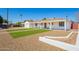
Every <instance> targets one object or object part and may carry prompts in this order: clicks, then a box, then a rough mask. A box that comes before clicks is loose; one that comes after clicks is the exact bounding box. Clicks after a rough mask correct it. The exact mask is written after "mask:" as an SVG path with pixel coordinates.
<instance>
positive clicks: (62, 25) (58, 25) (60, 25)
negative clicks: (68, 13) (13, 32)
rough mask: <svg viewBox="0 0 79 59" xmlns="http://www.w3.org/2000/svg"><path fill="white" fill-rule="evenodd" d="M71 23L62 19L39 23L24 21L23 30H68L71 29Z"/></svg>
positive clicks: (50, 19) (51, 19)
mask: <svg viewBox="0 0 79 59" xmlns="http://www.w3.org/2000/svg"><path fill="white" fill-rule="evenodd" d="M71 24H72V22H71V21H70V20H66V19H64V18H49V19H46V20H40V21H26V22H25V23H24V27H25V28H40V29H50V30H68V29H71Z"/></svg>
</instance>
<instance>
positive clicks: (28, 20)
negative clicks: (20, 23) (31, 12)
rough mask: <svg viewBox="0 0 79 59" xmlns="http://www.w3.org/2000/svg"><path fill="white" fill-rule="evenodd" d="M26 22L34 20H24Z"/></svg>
mask: <svg viewBox="0 0 79 59" xmlns="http://www.w3.org/2000/svg"><path fill="white" fill-rule="evenodd" d="M26 21H29V22H33V20H32V19H31V20H24V22H26Z"/></svg>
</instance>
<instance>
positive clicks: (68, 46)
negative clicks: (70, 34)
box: [39, 30, 79, 51]
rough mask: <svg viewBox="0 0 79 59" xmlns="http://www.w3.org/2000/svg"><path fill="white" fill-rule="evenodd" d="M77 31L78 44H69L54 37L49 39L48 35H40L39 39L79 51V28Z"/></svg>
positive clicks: (65, 48)
mask: <svg viewBox="0 0 79 59" xmlns="http://www.w3.org/2000/svg"><path fill="white" fill-rule="evenodd" d="M77 33H78V35H77V39H76V45H72V44H68V43H65V42H61V41H56V40H52V39H49V38H47V37H39V40H40V41H42V42H44V43H47V44H49V45H52V46H56V47H59V48H62V49H64V50H68V51H79V30H78V32H77Z"/></svg>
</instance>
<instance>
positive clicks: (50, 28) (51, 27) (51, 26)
mask: <svg viewBox="0 0 79 59" xmlns="http://www.w3.org/2000/svg"><path fill="white" fill-rule="evenodd" d="M51 29H52V23H51V22H50V30H51Z"/></svg>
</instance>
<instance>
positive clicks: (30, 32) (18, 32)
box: [7, 28, 49, 38]
mask: <svg viewBox="0 0 79 59" xmlns="http://www.w3.org/2000/svg"><path fill="white" fill-rule="evenodd" d="M25 30H26V31H25ZM7 31H8V32H9V33H10V35H11V36H12V37H13V38H19V37H23V36H29V35H34V34H37V33H42V32H47V31H49V30H44V29H36V28H29V29H17V30H7Z"/></svg>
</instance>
